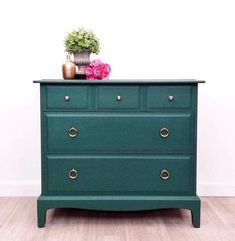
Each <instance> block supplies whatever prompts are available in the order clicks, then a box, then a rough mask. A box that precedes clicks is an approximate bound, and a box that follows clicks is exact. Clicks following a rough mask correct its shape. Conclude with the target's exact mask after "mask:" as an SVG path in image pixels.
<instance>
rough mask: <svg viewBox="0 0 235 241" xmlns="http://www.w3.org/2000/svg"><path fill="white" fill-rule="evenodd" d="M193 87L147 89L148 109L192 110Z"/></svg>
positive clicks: (160, 86) (151, 87)
mask: <svg viewBox="0 0 235 241" xmlns="http://www.w3.org/2000/svg"><path fill="white" fill-rule="evenodd" d="M191 106H192V86H178V85H175V86H174V85H173V86H172V85H171V86H168V85H159V86H148V87H147V109H148V110H154V109H158V108H190V107H191Z"/></svg>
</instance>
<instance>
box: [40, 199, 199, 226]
mask: <svg viewBox="0 0 235 241" xmlns="http://www.w3.org/2000/svg"><path fill="white" fill-rule="evenodd" d="M37 207H38V227H44V226H45V221H46V212H47V210H48V209H52V208H78V207H79V208H80V209H90V210H102V211H138V210H152V209H162V208H181V209H188V210H190V211H191V215H192V223H193V226H194V227H196V228H199V227H200V199H199V198H198V197H197V196H196V195H195V196H156V195H155V196H152V195H142V196H141V195H125V196H123V195H112V196H110V195H100V196H97V195H94V196H40V197H39V198H38V205H37Z"/></svg>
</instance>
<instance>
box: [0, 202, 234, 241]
mask: <svg viewBox="0 0 235 241" xmlns="http://www.w3.org/2000/svg"><path fill="white" fill-rule="evenodd" d="M201 200H202V214H201V228H199V229H197V228H193V227H192V224H191V215H190V212H189V211H188V210H179V209H165V210H154V211H140V212H98V211H87V210H79V209H55V210H49V211H48V213H47V223H46V227H45V228H37V222H36V221H37V220H36V198H33V197H11V198H10V197H9V198H8V197H1V198H0V210H1V211H0V241H8V240H10V241H22V240H24V241H42V240H43V241H67V240H68V241H69V240H73V241H76V240H78V241H80V240H81V241H143V240H144V241H153V240H158V241H173V240H174V241H177V240H180V241H221V240H223V241H234V240H235V238H234V237H235V220H234V217H235V211H234V210H235V198H222V197H203V198H201Z"/></svg>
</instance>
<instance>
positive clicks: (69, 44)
mask: <svg viewBox="0 0 235 241" xmlns="http://www.w3.org/2000/svg"><path fill="white" fill-rule="evenodd" d="M64 43H65V51H66V52H68V53H70V54H73V56H74V61H73V62H74V63H75V64H76V65H77V66H78V69H77V74H78V77H82V78H83V77H84V75H85V66H86V65H88V64H90V54H91V53H95V54H98V53H99V51H100V43H99V39H98V38H97V37H96V36H95V35H94V33H93V32H92V31H91V30H86V29H84V28H79V29H77V30H74V31H72V32H69V33H68V35H67V36H66V38H65V40H64Z"/></svg>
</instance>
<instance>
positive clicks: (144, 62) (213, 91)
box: [0, 0, 235, 195]
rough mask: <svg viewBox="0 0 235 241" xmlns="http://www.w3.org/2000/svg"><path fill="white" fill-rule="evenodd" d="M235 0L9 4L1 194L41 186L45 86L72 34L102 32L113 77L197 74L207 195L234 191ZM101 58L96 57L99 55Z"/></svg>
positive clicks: (1, 5) (0, 64)
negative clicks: (41, 83)
mask: <svg viewBox="0 0 235 241" xmlns="http://www.w3.org/2000/svg"><path fill="white" fill-rule="evenodd" d="M233 2H234V1H232V0H231V1H230V0H195V1H193V0H177V1H175V0H164V1H160V0H153V1H151V0H146V1H137V0H135V1H131V0H118V1H108V0H107V1H105V0H100V1H95V0H89V1H77V0H74V1H71V0H63V1H49V0H40V1H33V0H21V1H17V0H8V1H1V2H0V34H1V37H0V69H1V72H0V76H1V77H0V81H1V83H0V84H1V87H0V108H1V119H0V120H1V125H0V128H1V132H0V133H1V139H0V142H1V143H0V148H1V150H0V195H38V194H39V193H40V185H39V182H40V140H39V138H40V130H39V85H36V84H32V80H34V79H41V78H61V64H62V62H63V61H64V59H65V53H64V46H63V39H64V37H65V35H66V33H67V32H68V31H70V30H72V29H74V28H76V27H79V26H83V27H85V28H90V29H92V30H93V31H94V32H95V34H96V35H97V36H98V37H99V38H100V41H101V44H102V50H101V53H100V54H99V56H98V57H99V58H101V59H102V60H103V61H105V62H108V63H109V64H110V65H111V67H112V73H111V78H197V79H205V80H206V81H207V83H206V84H201V85H200V87H199V118H198V122H199V124H198V136H199V137H198V193H199V195H235V175H234V173H235V152H234V136H235V128H234V123H235V107H234V105H235V104H234V103H235V102H234V98H235V94H234V92H235V91H234V81H235V69H234V61H235V36H234V22H235V14H234V5H233ZM94 57H96V56H93V58H94Z"/></svg>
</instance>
